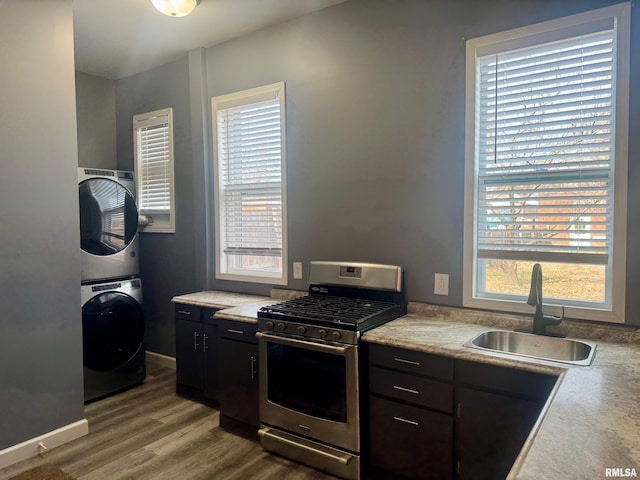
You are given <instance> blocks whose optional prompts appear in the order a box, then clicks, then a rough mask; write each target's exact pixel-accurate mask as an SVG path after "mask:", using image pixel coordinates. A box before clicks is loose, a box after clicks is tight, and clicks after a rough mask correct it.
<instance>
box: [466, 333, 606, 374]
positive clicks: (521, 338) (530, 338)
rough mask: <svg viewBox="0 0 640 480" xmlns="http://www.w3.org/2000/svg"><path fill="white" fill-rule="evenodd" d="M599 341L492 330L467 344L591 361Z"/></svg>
mask: <svg viewBox="0 0 640 480" xmlns="http://www.w3.org/2000/svg"><path fill="white" fill-rule="evenodd" d="M596 345H597V344H596V343H594V342H588V341H585V340H572V339H570V338H556V337H545V336H543V335H533V334H531V333H523V332H510V331H505V330H489V331H486V332H483V333H481V334H480V335H477V336H475V337H474V338H473V339H471V340H470V341H468V342H466V343H465V344H464V346H465V347H471V348H479V349H482V350H488V351H492V352H498V353H507V354H511V355H519V356H523V357H531V358H537V359H540V360H552V361H555V362H564V363H571V364H573V365H590V364H591V361H592V360H593V355H594V354H595V352H596Z"/></svg>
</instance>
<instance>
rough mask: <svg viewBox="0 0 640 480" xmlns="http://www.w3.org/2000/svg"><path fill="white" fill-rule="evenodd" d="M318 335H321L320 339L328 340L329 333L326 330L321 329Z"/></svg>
mask: <svg viewBox="0 0 640 480" xmlns="http://www.w3.org/2000/svg"><path fill="white" fill-rule="evenodd" d="M318 335H320V338H327V335H328V333H327V331H326V330H325V329H324V328H321V329H320V330H318Z"/></svg>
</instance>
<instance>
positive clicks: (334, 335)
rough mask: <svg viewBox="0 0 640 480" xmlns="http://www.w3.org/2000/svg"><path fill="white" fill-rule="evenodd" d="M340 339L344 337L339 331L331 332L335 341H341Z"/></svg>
mask: <svg viewBox="0 0 640 480" xmlns="http://www.w3.org/2000/svg"><path fill="white" fill-rule="evenodd" d="M340 337H342V335H341V334H340V332H338V331H337V330H334V331H333V332H331V338H333V339H334V340H340Z"/></svg>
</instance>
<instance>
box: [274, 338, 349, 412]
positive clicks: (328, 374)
mask: <svg viewBox="0 0 640 480" xmlns="http://www.w3.org/2000/svg"><path fill="white" fill-rule="evenodd" d="M267 375H268V377H267V378H268V397H269V401H270V402H272V403H275V404H278V405H280V406H282V407H285V408H288V409H290V410H294V411H296V412H299V413H304V414H306V415H310V416H312V417H317V418H323V419H326V420H331V421H334V422H342V423H346V421H347V369H346V358H345V357H344V356H343V355H333V354H329V353H324V352H317V351H314V350H308V349H305V348H299V347H292V346H289V345H280V344H277V343H271V342H269V343H268V344H267Z"/></svg>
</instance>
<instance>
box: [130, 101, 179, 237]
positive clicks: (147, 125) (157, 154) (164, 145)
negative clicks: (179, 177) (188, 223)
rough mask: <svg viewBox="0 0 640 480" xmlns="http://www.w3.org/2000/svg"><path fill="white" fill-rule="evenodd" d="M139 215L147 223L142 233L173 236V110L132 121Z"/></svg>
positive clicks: (150, 114) (167, 109)
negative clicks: (147, 220) (143, 217)
mask: <svg viewBox="0 0 640 480" xmlns="http://www.w3.org/2000/svg"><path fill="white" fill-rule="evenodd" d="M133 138H134V148H135V170H136V188H137V204H138V211H139V212H140V214H141V215H144V216H146V217H147V218H148V219H149V224H148V225H146V226H144V227H143V230H142V231H143V232H157V233H175V208H174V202H175V199H174V198H175V196H174V183H173V110H172V109H171V108H165V109H163V110H157V111H155V112H150V113H145V114H141V115H136V116H134V117H133Z"/></svg>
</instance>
